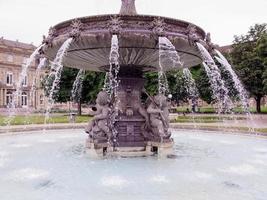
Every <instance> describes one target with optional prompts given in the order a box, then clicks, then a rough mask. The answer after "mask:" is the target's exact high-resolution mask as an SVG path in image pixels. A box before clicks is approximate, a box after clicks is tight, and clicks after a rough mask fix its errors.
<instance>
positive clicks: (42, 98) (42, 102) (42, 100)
mask: <svg viewBox="0 0 267 200" xmlns="http://www.w3.org/2000/svg"><path fill="white" fill-rule="evenodd" d="M43 104H44V95H42V94H41V95H40V105H43Z"/></svg>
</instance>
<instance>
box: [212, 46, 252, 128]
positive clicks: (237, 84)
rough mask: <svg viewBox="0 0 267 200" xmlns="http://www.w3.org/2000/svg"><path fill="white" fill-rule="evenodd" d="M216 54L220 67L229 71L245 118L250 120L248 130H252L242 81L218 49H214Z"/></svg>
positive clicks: (246, 96)
mask: <svg viewBox="0 0 267 200" xmlns="http://www.w3.org/2000/svg"><path fill="white" fill-rule="evenodd" d="M215 52H216V54H217V55H218V56H219V57H217V56H215V58H216V60H217V61H218V62H219V63H220V64H221V66H222V67H224V68H225V70H226V71H227V72H229V73H230V75H231V77H232V80H233V82H234V87H235V89H236V90H237V95H238V97H239V99H240V101H241V104H242V109H243V111H244V112H245V113H246V115H247V119H249V120H250V123H252V124H251V127H250V131H252V132H254V123H253V119H252V116H251V113H250V111H249V103H248V94H247V91H246V90H245V88H244V87H243V85H242V83H241V82H240V80H239V78H238V76H237V75H236V73H235V71H234V70H233V68H232V66H231V65H230V63H229V62H228V61H227V59H226V58H225V57H224V56H223V55H222V54H221V52H219V51H218V50H216V49H215Z"/></svg>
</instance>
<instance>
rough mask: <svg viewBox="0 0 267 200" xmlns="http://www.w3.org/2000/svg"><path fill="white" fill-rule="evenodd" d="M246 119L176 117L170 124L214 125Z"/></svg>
mask: <svg viewBox="0 0 267 200" xmlns="http://www.w3.org/2000/svg"><path fill="white" fill-rule="evenodd" d="M245 119H246V117H236V116H234V117H230V116H193V115H191V116H178V117H176V118H175V119H174V120H172V121H171V122H172V123H188V122H195V123H216V122H223V121H224V120H245Z"/></svg>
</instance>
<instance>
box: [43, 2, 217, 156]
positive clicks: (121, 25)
mask: <svg viewBox="0 0 267 200" xmlns="http://www.w3.org/2000/svg"><path fill="white" fill-rule="evenodd" d="M70 38H71V39H70ZM68 39H70V40H69V44H68V47H67V48H66V49H65V50H66V52H64V53H63V54H64V58H63V57H61V61H62V65H64V66H68V67H73V68H79V69H84V70H91V71H100V72H107V79H108V80H107V85H108V86H109V88H110V89H104V90H103V91H101V92H100V93H99V94H98V96H97V100H96V103H97V105H96V107H95V108H94V109H93V110H94V113H93V114H94V118H93V120H92V121H91V122H90V123H89V124H88V127H87V128H86V132H87V133H88V135H89V136H88V140H87V145H86V147H87V151H88V153H89V154H91V155H93V156H103V155H113V154H118V155H121V156H147V155H152V154H159V155H166V154H169V153H171V152H172V146H173V140H172V138H171V133H170V132H169V130H168V129H169V120H168V114H169V113H168V99H167V98H166V93H165V90H163V92H159V94H158V95H156V96H155V97H150V96H149V95H148V94H147V93H146V91H145V89H144V83H145V80H144V78H143V73H145V72H159V76H160V74H161V75H162V74H164V73H165V72H166V71H170V70H173V69H174V68H176V69H179V68H184V67H191V66H195V65H198V64H200V63H202V62H203V57H202V55H201V52H200V51H199V49H198V48H197V45H196V42H198V43H200V44H202V45H203V46H205V47H206V48H207V49H210V48H211V46H212V44H211V43H210V39H209V37H207V39H206V34H205V32H204V31H203V30H202V29H201V28H199V27H198V26H196V25H194V24H191V23H188V22H185V21H181V20H176V19H171V18H166V17H158V16H151V15H140V14H137V12H136V8H135V0H122V6H121V10H120V13H119V14H113V15H98V16H89V17H83V18H78V19H72V20H68V21H65V22H62V23H60V24H58V25H56V26H54V27H52V28H51V29H50V31H49V34H48V36H47V37H44V41H43V44H44V46H43V47H42V48H41V50H40V52H41V53H43V54H44V55H45V57H46V58H47V59H49V60H53V59H54V61H55V60H56V59H55V58H57V57H58V51H62V49H61V47H62V46H63V44H64V42H65V41H66V40H68ZM162 41H163V42H162ZM164 41H167V43H166V42H165V43H164ZM168 42H169V43H170V44H171V45H172V48H169V46H170V45H168ZM173 53H175V54H177V55H179V58H177V59H176V60H175V59H170V58H168V54H173ZM63 54H62V55H63ZM59 57H60V56H59ZM59 60H60V59H59ZM59 66H61V65H59ZM55 68H56V67H55ZM55 71H60V69H55ZM142 93H143V94H145V95H147V101H146V103H144V102H142V101H141V95H142ZM51 96H52V95H51Z"/></svg>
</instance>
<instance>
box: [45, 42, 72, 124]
mask: <svg viewBox="0 0 267 200" xmlns="http://www.w3.org/2000/svg"><path fill="white" fill-rule="evenodd" d="M72 41H73V38H69V39H67V40H66V41H65V42H64V43H63V44H62V46H61V47H60V49H59V50H58V52H57V55H56V57H55V59H54V61H53V62H52V65H51V70H50V74H49V76H48V78H47V85H49V81H52V86H51V88H49V90H50V91H49V95H48V105H47V108H46V113H45V124H46V123H47V121H48V120H49V118H50V112H51V109H52V107H53V105H54V103H55V98H54V95H55V93H56V92H57V91H58V89H59V82H60V78H61V72H62V69H63V65H62V61H63V58H64V56H65V54H66V52H67V50H68V48H69V47H70V45H71V42H72ZM47 89H48V88H47Z"/></svg>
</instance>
